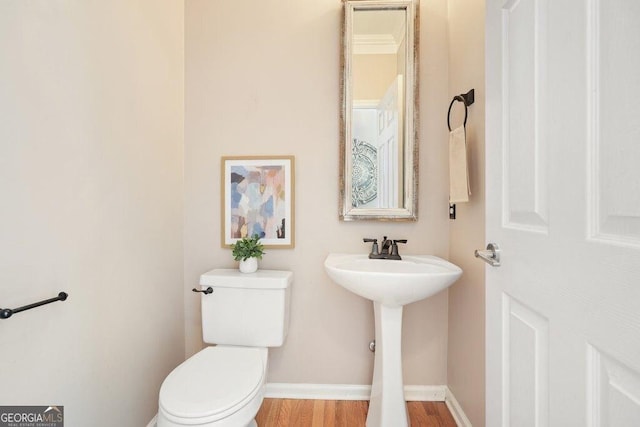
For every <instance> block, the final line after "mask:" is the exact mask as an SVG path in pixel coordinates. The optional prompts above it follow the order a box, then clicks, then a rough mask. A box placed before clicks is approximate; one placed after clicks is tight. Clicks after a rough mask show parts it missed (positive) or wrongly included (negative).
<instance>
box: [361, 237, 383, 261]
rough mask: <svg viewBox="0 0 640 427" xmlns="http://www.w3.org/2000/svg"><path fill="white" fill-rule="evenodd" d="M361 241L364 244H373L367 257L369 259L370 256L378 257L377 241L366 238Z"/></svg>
mask: <svg viewBox="0 0 640 427" xmlns="http://www.w3.org/2000/svg"><path fill="white" fill-rule="evenodd" d="M362 241H363V242H365V243H373V245H371V253H370V254H369V257H371V255H379V253H378V239H370V238H368V237H365V238H364V239H362Z"/></svg>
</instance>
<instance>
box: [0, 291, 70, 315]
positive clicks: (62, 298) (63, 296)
mask: <svg viewBox="0 0 640 427" xmlns="http://www.w3.org/2000/svg"><path fill="white" fill-rule="evenodd" d="M68 296H69V294H67V293H66V292H60V293H59V294H58V296H57V297H55V298H49V299H46V300H43V301H38V302H34V303H33V304H29V305H25V306H22V307H18V308H13V309H12V308H2V309H0V319H8V318H10V317H11V316H13V315H14V314H16V313H20V312H21V311H25V310H31V309H32V308H36V307H40V306H41V305H45V304H51V303H52V302H56V301H65V300H66V299H67V297H68Z"/></svg>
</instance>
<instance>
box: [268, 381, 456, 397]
mask: <svg viewBox="0 0 640 427" xmlns="http://www.w3.org/2000/svg"><path fill="white" fill-rule="evenodd" d="M446 393H447V386H445V385H407V386H404V397H405V399H406V400H409V401H422V402H444V401H445V397H446ZM369 396H371V386H370V385H354V384H294V383H267V388H266V391H265V397H270V398H277V399H318V400H369Z"/></svg>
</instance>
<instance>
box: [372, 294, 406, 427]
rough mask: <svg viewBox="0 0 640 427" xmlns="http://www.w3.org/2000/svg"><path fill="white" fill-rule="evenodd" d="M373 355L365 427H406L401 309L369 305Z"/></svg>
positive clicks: (379, 304) (377, 304) (400, 307)
mask: <svg viewBox="0 0 640 427" xmlns="http://www.w3.org/2000/svg"><path fill="white" fill-rule="evenodd" d="M373 311H374V315H375V329H376V353H375V360H374V365H373V383H372V384H371V400H370V401H369V412H368V413H367V427H406V426H408V425H409V417H408V415H407V404H406V402H405V400H404V385H403V382H402V352H401V348H402V306H398V307H389V306H385V305H382V304H381V303H379V302H374V303H373Z"/></svg>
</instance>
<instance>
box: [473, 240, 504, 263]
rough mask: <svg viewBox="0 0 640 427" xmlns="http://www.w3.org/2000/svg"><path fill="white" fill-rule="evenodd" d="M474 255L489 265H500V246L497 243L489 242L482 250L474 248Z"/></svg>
mask: <svg viewBox="0 0 640 427" xmlns="http://www.w3.org/2000/svg"><path fill="white" fill-rule="evenodd" d="M475 255H476V258H480V259H482V260H483V261H484V262H486V263H487V264H489V265H490V266H491V267H500V247H499V246H498V244H497V243H489V244H488V245H487V249H486V250H484V251H482V250H480V251H479V250H477V249H476V251H475Z"/></svg>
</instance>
